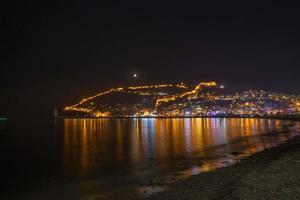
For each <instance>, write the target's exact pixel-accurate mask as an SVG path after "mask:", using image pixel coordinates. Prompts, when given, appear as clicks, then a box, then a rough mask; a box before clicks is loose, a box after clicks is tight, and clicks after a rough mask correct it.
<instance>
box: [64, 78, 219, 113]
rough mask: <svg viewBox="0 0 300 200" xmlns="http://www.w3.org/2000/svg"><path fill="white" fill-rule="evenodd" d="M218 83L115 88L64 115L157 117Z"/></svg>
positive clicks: (88, 98) (78, 104)
mask: <svg viewBox="0 0 300 200" xmlns="http://www.w3.org/2000/svg"><path fill="white" fill-rule="evenodd" d="M216 86H217V84H216V83H215V82H201V83H199V84H197V85H196V86H187V85H186V84H183V83H181V84H161V85H146V86H132V87H124V88H123V87H122V88H121V87H120V88H112V89H110V90H108V91H104V92H101V93H98V94H96V95H94V96H91V97H87V98H83V99H82V100H81V101H80V102H79V103H77V104H75V105H72V106H68V107H65V109H64V110H65V111H73V112H80V113H85V114H88V115H91V116H95V117H103V116H132V115H149V116H151V115H156V114H157V111H159V110H160V109H161V108H162V107H163V106H164V105H166V104H168V105H169V104H174V102H182V101H185V100H187V99H191V98H195V97H197V95H198V94H199V93H200V92H201V90H202V88H204V87H205V88H207V87H216Z"/></svg>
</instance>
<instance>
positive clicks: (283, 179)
mask: <svg viewBox="0 0 300 200" xmlns="http://www.w3.org/2000/svg"><path fill="white" fill-rule="evenodd" d="M168 188H169V189H168V190H166V191H164V192H160V193H157V194H152V195H150V196H148V197H147V198H146V199H207V200H209V199H300V137H298V136H297V137H295V138H294V139H292V140H290V141H289V142H287V143H285V144H282V145H280V146H278V147H274V148H271V149H268V150H265V151H262V152H259V153H257V154H255V155H253V156H251V157H248V158H246V159H243V160H241V161H240V163H238V164H236V165H233V166H230V167H226V168H220V169H217V170H214V171H211V172H206V173H201V174H199V175H195V176H192V177H190V178H188V179H185V180H178V181H176V182H174V183H171V184H169V185H168ZM143 199H145V198H144V197H143Z"/></svg>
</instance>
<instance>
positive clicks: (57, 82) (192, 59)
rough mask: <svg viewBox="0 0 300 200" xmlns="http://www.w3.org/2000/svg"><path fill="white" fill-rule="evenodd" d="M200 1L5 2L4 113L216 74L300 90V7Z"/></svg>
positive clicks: (235, 81) (239, 82) (236, 82)
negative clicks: (136, 77) (122, 88)
mask: <svg viewBox="0 0 300 200" xmlns="http://www.w3.org/2000/svg"><path fill="white" fill-rule="evenodd" d="M195 2H197V3H195ZM199 2H200V1H194V3H189V2H187V1H181V3H175V2H174V1H169V2H166V1H165V2H164V3H163V2H162V1H160V2H154V1H139V2H132V3H129V2H128V1H122V3H118V2H110V1H99V0H98V1H68V2H67V1H50V0H44V1H9V2H6V4H5V5H2V6H1V15H2V17H1V18H2V20H1V27H2V28H1V31H2V37H1V46H2V48H1V49H2V53H1V74H0V79H1V80H0V83H1V86H0V89H1V100H0V115H1V113H3V114H5V115H16V114H19V113H24V112H25V113H26V112H29V111H33V110H34V111H35V112H34V113H38V114H41V115H47V114H46V113H47V112H48V110H49V111H50V110H52V109H53V108H54V107H59V108H61V107H62V106H65V105H68V104H70V103H74V102H76V101H77V100H78V99H79V98H81V97H82V96H86V95H90V94H94V93H95V92H97V91H101V90H103V89H106V88H108V87H112V86H120V85H130V84H131V85H134V84H142V83H163V82H171V83H172V82H181V81H184V82H188V83H193V82H195V81H198V80H216V81H217V82H221V83H224V84H225V85H226V86H227V87H231V88H234V89H236V90H242V89H249V88H253V89H265V90H272V91H278V92H286V93H296V94H300V87H299V85H300V78H299V73H300V67H299V65H300V56H299V55H300V46H299V45H300V12H299V8H300V6H299V5H297V4H292V3H291V1H258V3H254V1H220V2H218V1H207V2H206V3H199ZM208 2H209V3H208ZM133 73H138V74H139V80H135V81H134V80H133V79H132V74H133ZM46 111H47V112H46Z"/></svg>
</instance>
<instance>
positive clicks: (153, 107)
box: [64, 81, 300, 117]
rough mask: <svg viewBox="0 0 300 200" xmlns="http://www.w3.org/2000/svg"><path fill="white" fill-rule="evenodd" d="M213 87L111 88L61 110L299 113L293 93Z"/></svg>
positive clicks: (148, 113) (94, 112) (153, 114)
mask: <svg viewBox="0 0 300 200" xmlns="http://www.w3.org/2000/svg"><path fill="white" fill-rule="evenodd" d="M217 87H218V88H225V87H224V85H220V86H217V83H216V82H214V81H212V82H200V83H198V84H196V85H187V84H184V83H180V84H158V85H142V86H130V87H119V88H112V89H110V90H107V91H104V92H101V93H98V94H96V95H94V96H91V97H86V98H83V99H82V100H81V101H80V102H79V103H77V104H75V105H72V106H67V107H65V108H64V110H65V111H74V112H77V113H82V114H85V115H86V116H90V117H112V116H128V117H130V116H136V117H156V116H161V117H178V116H179V117H180V116H183V117H184V116H236V115H238V116H263V115H276V114H295V113H297V112H300V100H299V97H296V96H294V95H284V94H277V93H272V92H265V91H263V90H249V91H245V92H243V93H235V94H227V95H224V94H216V93H215V92H214V90H213V89H214V88H217ZM120 94H122V98H121V99H116V100H115V101H117V102H116V103H110V101H108V102H107V103H99V102H98V100H99V99H101V98H102V97H104V96H107V95H111V96H107V97H106V99H107V98H108V99H110V98H116V97H117V96H118V95H120ZM114 96H115V97H114ZM127 98H128V99H131V100H130V101H128V99H127ZM100 102H101V101H100Z"/></svg>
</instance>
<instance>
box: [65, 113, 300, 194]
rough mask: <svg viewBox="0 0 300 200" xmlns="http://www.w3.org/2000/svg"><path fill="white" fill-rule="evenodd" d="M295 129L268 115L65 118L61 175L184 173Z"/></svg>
mask: <svg viewBox="0 0 300 200" xmlns="http://www.w3.org/2000/svg"><path fill="white" fill-rule="evenodd" d="M298 129H299V127H298V123H296V122H287V121H286V122H285V121H279V120H266V119H222V118H216V119H215V118H191V119H188V118H187V119H182V118H178V119H176V118H174V119H65V120H64V168H65V174H66V176H70V177H80V178H89V177H93V179H95V177H96V179H97V178H99V182H101V184H103V185H107V184H111V182H114V183H116V182H117V181H116V180H118V179H120V178H121V177H122V178H121V179H122V181H123V183H124V182H126V183H128V185H134V184H144V185H145V184H148V183H147V181H151V178H153V177H157V176H158V177H168V176H170V175H172V174H174V173H179V174H180V177H181V178H185V177H188V176H190V175H193V174H198V173H200V172H207V171H211V170H214V169H216V168H219V167H224V166H228V165H232V164H234V163H235V162H236V161H237V160H239V159H241V158H244V157H246V156H249V155H251V154H253V153H255V152H258V151H262V150H264V149H266V148H270V147H274V146H276V145H278V144H280V143H282V142H285V141H286V140H288V139H290V138H292V137H294V136H295V135H296V134H298ZM97 184H100V183H97ZM101 184H100V185H101ZM122 185H123V186H124V184H121V183H120V185H118V183H116V184H115V188H118V186H119V187H120V188H122V187H123V186H122ZM104 190H105V191H106V192H107V188H106V189H104ZM108 192H109V191H108Z"/></svg>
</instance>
